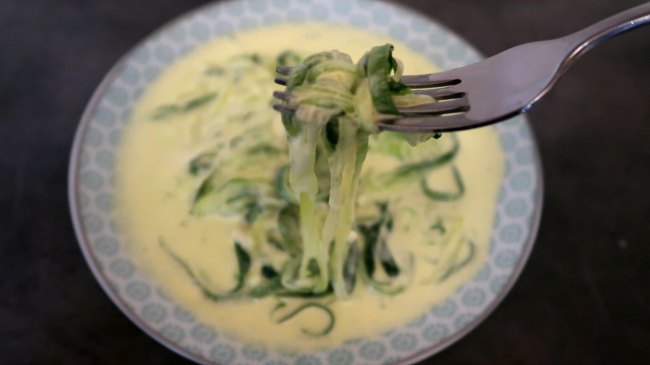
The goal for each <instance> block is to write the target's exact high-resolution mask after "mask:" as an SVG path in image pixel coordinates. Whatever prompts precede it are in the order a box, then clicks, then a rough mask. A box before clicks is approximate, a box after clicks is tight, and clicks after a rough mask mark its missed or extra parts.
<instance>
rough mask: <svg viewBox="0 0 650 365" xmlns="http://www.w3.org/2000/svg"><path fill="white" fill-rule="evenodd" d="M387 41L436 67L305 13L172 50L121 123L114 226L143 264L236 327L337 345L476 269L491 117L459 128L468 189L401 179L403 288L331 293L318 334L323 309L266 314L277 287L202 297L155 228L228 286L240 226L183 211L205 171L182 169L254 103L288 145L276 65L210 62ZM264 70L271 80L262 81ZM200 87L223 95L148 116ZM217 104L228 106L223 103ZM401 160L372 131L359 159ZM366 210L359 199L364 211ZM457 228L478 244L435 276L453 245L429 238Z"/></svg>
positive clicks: (198, 309) (492, 195)
mask: <svg viewBox="0 0 650 365" xmlns="http://www.w3.org/2000/svg"><path fill="white" fill-rule="evenodd" d="M387 42H388V43H392V44H394V45H395V57H397V58H399V59H401V60H402V61H403V62H404V64H405V66H406V73H407V74H414V73H424V72H431V71H434V66H433V65H432V64H431V63H430V62H429V61H428V60H426V59H425V58H424V57H422V56H421V55H419V54H418V53H417V52H414V51H412V50H410V49H409V48H408V47H407V46H405V45H403V44H400V43H399V42H396V41H395V40H392V39H388V38H385V37H381V36H377V35H374V34H371V33H369V32H367V31H365V30H360V29H357V28H350V27H345V26H332V25H324V24H311V23H310V24H300V25H280V26H272V27H266V28H260V29H256V30H251V31H247V32H241V33H238V34H237V35H236V36H233V37H224V38H221V39H218V40H216V41H213V42H211V43H209V44H207V45H205V46H202V47H200V48H199V49H197V50H196V51H194V52H192V53H191V54H189V55H188V56H186V57H184V58H183V59H181V60H179V61H177V62H175V63H174V64H173V65H172V66H171V67H169V68H168V69H167V70H166V71H165V72H164V73H163V74H162V75H161V76H160V77H159V78H158V79H157V80H156V81H155V82H153V83H152V85H151V86H150V88H149V89H148V90H146V92H145V93H144V94H143V95H142V97H141V99H140V101H139V102H138V104H137V105H136V107H135V109H134V111H133V115H132V118H131V122H130V123H129V124H128V127H127V128H126V130H125V132H124V137H123V143H122V146H121V148H120V151H119V157H118V163H117V181H116V186H117V203H118V204H117V208H118V210H119V213H120V222H121V227H122V228H123V229H124V231H125V234H126V236H127V241H128V248H129V249H130V252H131V253H132V255H133V258H134V260H135V261H136V262H137V264H138V266H139V267H142V268H143V269H145V272H147V273H148V275H149V276H150V277H151V280H152V281H153V282H155V283H156V284H157V285H159V286H160V287H161V288H162V289H163V291H164V292H165V293H166V294H167V295H168V296H170V297H171V298H172V299H173V300H174V301H176V302H178V303H179V305H180V306H182V307H183V308H185V309H186V310H188V311H190V312H191V313H193V314H194V315H195V316H196V317H197V318H198V319H199V320H200V321H201V322H204V323H207V324H210V325H212V326H214V327H215V328H217V329H219V330H220V331H222V332H224V333H227V334H230V335H231V336H233V337H235V338H240V339H242V340H244V341H250V342H255V343H262V344H266V345H268V346H272V347H276V348H286V349H294V350H295V349H302V350H309V349H313V348H317V347H326V346H336V345H337V344H340V343H342V342H343V341H345V340H349V339H354V338H359V337H367V336H371V335H373V334H378V333H381V332H382V331H386V330H388V329H391V328H394V327H396V326H400V325H402V324H404V323H407V322H408V321H410V320H413V319H414V318H417V317H418V316H420V315H421V314H422V313H424V312H426V311H427V310H429V309H430V308H431V307H432V306H433V305H434V304H435V303H437V302H440V301H441V300H443V299H444V298H445V297H447V296H448V295H450V294H451V293H453V291H454V290H455V289H456V288H457V287H458V286H459V285H460V284H462V283H463V282H464V281H467V280H468V279H469V278H471V276H472V275H473V274H475V272H476V271H477V269H478V268H479V267H480V266H481V265H482V263H483V262H484V261H485V259H486V256H487V248H488V244H489V239H490V235H491V227H492V224H493V221H492V219H493V218H492V217H493V212H494V209H495V204H496V195H497V191H498V187H499V184H500V182H501V178H502V175H503V156H502V152H501V149H500V146H499V143H498V140H497V136H496V134H495V133H494V131H493V130H492V129H490V128H484V129H480V130H476V131H471V132H463V133H459V134H458V136H459V139H460V143H461V149H460V152H459V154H458V156H457V158H456V160H455V163H456V165H457V166H458V168H459V169H460V171H461V174H462V176H463V178H464V182H465V187H466V194H465V196H464V198H463V199H461V200H460V201H457V202H453V203H439V202H433V201H430V200H428V199H426V198H424V197H423V195H422V194H420V193H419V190H418V188H417V185H415V186H411V187H407V188H405V189H403V191H400V194H403V197H402V198H400V199H398V201H399V203H396V204H397V205H399V206H400V207H402V208H401V213H398V214H397V216H396V223H395V225H396V227H397V228H396V230H395V232H394V234H393V236H392V237H391V241H390V242H391V249H392V250H393V252H394V253H395V256H396V257H397V258H398V260H400V259H402V260H403V259H404V257H405V252H409V251H410V252H413V253H414V257H415V258H416V261H415V271H414V274H413V275H414V276H413V282H412V284H411V285H410V286H409V288H408V289H407V290H406V291H404V292H403V293H401V294H399V295H397V296H394V297H388V296H382V295H379V294H377V293H375V292H372V291H370V290H367V289H365V288H357V290H355V292H354V295H353V297H352V298H351V299H349V300H345V301H337V302H334V303H333V304H332V305H331V308H332V309H333V311H334V313H335V315H336V324H335V327H334V329H333V330H332V332H331V333H329V334H328V335H326V336H323V337H318V338H315V337H312V336H307V335H305V334H303V333H302V332H301V328H312V329H318V328H321V327H322V326H323V323H324V320H325V318H323V314H322V313H320V312H318V311H309V310H308V311H305V312H304V313H303V314H302V315H300V316H298V317H296V318H295V319H293V320H290V321H287V322H285V323H283V324H282V325H278V324H276V323H274V322H273V321H272V320H271V319H270V316H269V313H270V311H271V309H272V307H273V306H274V305H275V304H276V303H277V301H276V300H275V299H273V298H265V299H261V300H255V301H253V300H249V301H234V302H233V301H231V302H228V301H225V302H220V303H215V302H212V301H209V300H207V299H206V298H205V297H204V296H203V295H202V294H201V292H200V291H199V290H198V289H197V287H195V286H194V285H193V284H192V282H191V281H190V279H189V278H188V277H187V275H186V274H185V273H184V272H183V270H182V269H181V268H180V267H179V266H178V265H177V263H175V262H174V261H173V260H172V259H171V258H170V257H169V255H168V254H166V253H165V252H164V251H163V250H162V249H161V248H160V245H159V240H160V239H161V238H162V239H164V241H165V242H166V243H167V244H168V246H169V247H170V248H171V249H172V250H174V252H176V253H177V254H178V255H179V256H180V257H182V258H184V259H185V260H186V261H187V262H189V263H191V265H192V267H193V268H194V269H195V270H196V271H197V272H198V273H199V274H200V275H201V276H202V277H203V278H205V280H206V282H209V283H210V284H211V285H213V286H214V287H215V288H218V289H223V290H227V289H228V288H230V287H232V285H233V274H234V273H235V272H236V270H237V266H236V260H235V256H234V253H233V249H232V242H233V237H239V236H241V233H240V232H239V228H238V227H239V223H238V221H237V219H235V218H223V217H219V216H208V217H202V218H197V217H194V216H192V215H191V214H189V209H190V206H191V201H192V198H193V194H194V192H195V191H196V188H197V185H198V184H199V183H200V179H196V178H192V177H189V176H188V174H187V164H188V161H189V160H190V159H191V158H192V157H193V156H195V155H196V154H197V153H198V152H200V151H201V150H202V149H204V148H206V147H209V146H210V144H212V143H214V140H213V139H211V138H213V136H214V135H215V133H217V132H219V133H221V134H222V135H224V136H225V137H223V138H224V140H228V139H227V138H231V137H235V136H237V135H238V134H242V133H249V132H250V131H249V132H245V131H244V129H245V128H244V127H237V125H234V124H232V123H230V124H228V122H227V121H225V120H226V119H227V118H228V117H232V116H237V115H238V114H239V115H242V116H243V115H245V114H246V113H247V112H248V111H250V110H254V111H255V112H256V113H262V115H268V118H267V117H264V118H267V119H268V121H267V122H265V123H263V124H264V125H263V126H257V130H258V131H261V132H262V133H263V134H264V136H265V137H264V138H267V139H268V140H269V141H272V142H273V143H276V144H277V145H279V146H284V145H286V137H285V135H284V131H283V129H282V125H281V122H280V117H279V115H278V114H277V113H276V112H274V111H273V110H272V109H271V108H270V107H269V101H270V95H271V92H272V90H274V89H276V88H278V87H277V86H274V85H273V84H272V82H271V81H270V80H272V75H268V76H264V75H262V76H260V77H262V78H261V79H258V80H247V79H246V77H244V78H243V79H242V80H241V83H240V84H237V85H234V86H233V85H231V86H227V85H225V86H224V85H220V84H219V81H218V80H217V79H218V78H212V79H211V78H206V77H205V76H204V74H203V73H204V71H205V69H206V67H208V66H210V65H219V64H224V63H225V62H226V61H227V60H229V59H231V57H232V56H234V55H238V54H251V53H258V54H260V55H262V56H265V57H269V58H274V57H275V56H276V55H277V54H278V53H280V52H281V51H283V50H285V49H292V50H295V51H297V52H298V53H300V54H302V55H308V54H311V53H315V52H319V51H322V50H327V49H338V50H340V51H342V52H346V53H349V54H350V55H351V56H352V58H353V59H354V60H357V59H359V57H360V56H362V54H363V53H364V52H365V51H367V50H368V49H370V48H371V47H373V46H375V45H381V44H385V43H387ZM263 77H267V78H268V80H269V81H267V82H262V81H260V80H262V79H263ZM215 80H216V81H215ZM226 88H230V90H229V96H228V98H227V100H223V98H222V97H221V95H224V94H226V90H225V89H226ZM242 88H245V89H246V90H247V92H249V93H253V94H257V95H259V96H264V98H262V99H263V101H255V100H253V99H242V97H241V95H239V94H238V90H240V91H241V90H244V89H242ZM205 90H216V91H218V92H219V93H220V97H219V98H217V99H215V101H214V102H211V103H209V104H207V105H206V106H205V107H201V108H197V110H196V111H192V112H189V113H187V114H186V115H183V116H180V117H178V118H175V119H173V120H169V121H152V117H151V115H152V112H153V111H154V110H156V108H157V107H158V106H160V105H161V104H165V103H170V102H174V101H178V100H179V98H181V99H183V98H185V99H184V100H187V98H190V97H191V96H192V95H197V94H198V93H201V92H204V91H205ZM248 96H250V95H248ZM224 106H227V107H226V108H225V109H224ZM224 110H225V111H224ZM264 118H263V119H264ZM223 126H227V128H224V127H223ZM371 142H374V141H371ZM431 142H432V143H435V142H437V143H438V145H439V146H443V147H444V146H445V143H448V142H449V138H448V137H447V138H445V136H443V138H442V139H441V140H439V141H431ZM433 148H434V149H435V148H436V147H433ZM441 148H442V147H441ZM286 161H287V157H286V156H284V157H278V158H269V159H268V160H260V162H259V163H258V164H257V165H255V166H242V167H241V168H248V169H249V170H250V171H249V173H250V174H253V175H255V174H258V175H260V176H262V175H263V176H268V178H269V179H271V178H272V177H273V173H274V171H275V169H276V168H277V167H278V166H280V165H281V164H282V163H286ZM396 163H397V162H396V161H395V160H394V159H388V158H387V157H385V156H382V155H381V154H378V153H373V152H372V143H371V152H370V153H369V155H368V159H367V161H366V165H365V166H364V171H365V172H377V171H386V170H387V169H389V168H391V167H393V166H395V165H396ZM450 176H451V175H450V173H449V169H441V170H439V171H436V172H434V173H433V174H431V175H430V176H429V181H430V183H431V186H432V187H436V188H439V189H441V190H444V189H445V188H447V189H451V187H453V184H452V179H451V178H450ZM363 184H367V182H365V183H363ZM363 184H362V188H361V191H360V195H359V201H360V204H361V205H363V203H364V199H365V202H366V203H367V201H368V200H369V199H370V200H372V194H371V193H368V192H366V193H364V190H363V189H364V188H363V186H364V185H363ZM362 211H363V209H360V214H361V213H362ZM440 216H442V217H446V218H445V219H447V218H448V220H447V221H446V222H447V223H448V224H451V225H453V224H454V222H456V223H458V224H459V225H460V227H461V230H462V232H461V233H458V234H457V235H456V236H455V238H454V237H442V236H440V235H436V234H434V233H432V232H431V231H430V230H429V228H428V227H429V226H430V225H432V224H433V223H434V222H435V220H436V219H437V217H440ZM460 236H462V237H465V238H470V239H471V240H473V241H474V242H475V243H476V247H477V251H476V256H475V258H474V259H473V260H472V261H471V263H470V264H469V265H468V266H466V267H464V268H463V269H462V270H460V271H459V272H457V273H455V274H454V275H452V276H451V277H450V278H449V279H448V280H446V281H444V282H443V283H442V284H439V283H437V282H436V280H435V278H436V275H440V269H439V268H437V267H436V266H435V265H434V264H431V263H429V262H428V261H431V260H435V259H443V260H444V258H445V257H447V256H446V255H450V253H449V252H444V250H441V249H440V248H439V247H440V246H441V245H439V244H438V245H435V244H434V245H430V244H427V243H428V242H432V241H436V240H445V239H458V237H460ZM462 254H463V253H462V252H461V253H459V255H462ZM427 260H428V261H427ZM289 303H290V304H292V302H289Z"/></svg>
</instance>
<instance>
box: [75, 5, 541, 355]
mask: <svg viewBox="0 0 650 365" xmlns="http://www.w3.org/2000/svg"><path fill="white" fill-rule="evenodd" d="M305 20H315V21H322V22H329V23H335V24H346V25H353V26H358V27H362V28H365V29H369V30H371V31H373V32H376V33H378V34H382V35H388V36H390V37H392V38H394V39H396V40H398V41H401V42H402V43H405V44H406V45H408V46H409V47H411V48H413V49H415V50H418V51H419V52H421V53H423V54H424V55H426V56H427V57H428V58H429V59H431V60H432V61H433V62H434V63H435V64H436V65H437V66H438V67H439V68H441V69H446V68H454V67H459V66H462V65H465V64H468V63H473V62H475V61H477V60H479V59H480V58H481V57H480V55H479V54H478V53H477V52H476V51H475V50H474V49H473V48H472V47H471V46H469V45H468V44H467V43H466V42H464V41H463V40H462V39H460V38H459V37H458V36H456V35H455V34H453V33H452V32H450V31H448V30H447V29H445V28H444V27H442V26H440V25H439V24H437V23H436V22H435V21H433V20H430V19H428V18H425V17H423V16H422V15H420V14H417V13H414V12H412V11H409V10H406V9H404V8H402V7H399V6H395V5H392V4H389V3H384V2H379V1H361V0H358V1H349V0H334V1H331V0H237V1H229V2H221V3H217V4H210V5H207V6H204V7H201V8H200V9H197V10H195V11H193V12H190V13H188V14H185V15H183V16H181V17H179V18H178V19H176V20H174V21H173V22H171V23H169V24H168V25H166V26H164V27H163V28H162V29H160V30H158V31H157V32H155V33H154V34H153V35H151V36H150V37H148V38H147V39H145V40H144V41H143V42H141V43H140V44H139V45H138V46H137V47H135V49H134V50H133V51H131V52H129V53H128V54H127V55H126V56H124V57H123V58H122V59H121V60H120V61H119V62H118V63H117V64H116V65H115V66H114V67H113V69H112V70H111V71H110V72H109V73H108V75H107V76H106V77H105V78H104V80H103V81H102V83H101V85H100V86H99V87H98V89H97V91H96V92H95V94H94V96H93V98H92V100H91V101H90V103H89V104H88V106H87V108H86V111H85V113H84V115H83V117H82V120H81V123H80V125H79V128H78V130H77V135H76V138H75V142H74V147H73V151H72V157H71V161H70V176H69V178H70V180H69V194H70V206H71V210H72V218H73V221H74V225H75V230H76V234H77V238H78V240H79V244H80V246H81V249H82V250H83V252H84V255H85V257H86V260H87V262H88V264H89V265H90V267H91V269H92V271H93V273H94V275H95V277H96V278H97V280H98V281H99V282H100V284H101V285H102V287H103V288H104V290H105V291H106V293H107V294H108V295H109V296H110V298H111V299H112V300H113V301H114V302H115V304H116V305H117V306H118V307H119V308H120V309H121V310H122V311H123V312H124V314H126V315H127V316H128V317H129V318H130V319H131V320H132V321H133V322H135V323H136V324H137V325H138V326H140V328H142V329H143V330H144V331H145V332H146V333H148V334H149V335H151V336H152V337H154V338H155V339H157V340H158V341H160V342H161V343H162V344H164V345H165V346H167V347H168V348H170V349H172V350H173V351H176V352H178V353H179V354H181V355H183V356H186V357H187V358H189V359H192V360H194V361H197V362H199V363H218V364H236V363H237V364H239V363H251V362H254V363H260V364H266V365H281V364H287V365H288V364H298V365H321V364H322V365H325V364H331V365H346V364H357V363H372V364H378V363H383V364H409V363H413V362H416V361H418V360H421V359H423V358H425V357H428V356H430V355H432V354H434V353H436V352H439V351H440V350H442V349H444V348H445V347H447V346H449V345H450V344H452V343H454V342H455V341H457V340H458V339H460V338H461V337H463V336H464V335H465V334H467V333H468V332H469V331H470V330H472V329H473V328H474V327H476V326H477V325H478V324H479V323H480V322H481V321H482V320H483V319H485V318H486V317H487V315H488V314H489V313H490V312H491V311H492V310H493V309H494V308H495V307H496V306H497V304H498V303H499V302H500V301H501V300H502V299H503V298H504V296H505V295H506V293H507V292H508V291H509V289H510V288H511V287H512V285H513V284H514V282H515V280H516V279H517V277H518V276H519V273H520V272H521V270H522V268H523V266H524V264H525V262H526V259H527V258H528V255H529V253H530V250H531V248H532V246H533V242H534V238H535V235H536V232H537V227H538V223H539V217H540V213H541V201H542V176H541V168H540V162H539V158H538V153H537V147H536V144H535V141H534V139H533V137H532V134H531V130H530V128H529V126H528V123H527V121H526V120H525V118H524V117H517V118H514V119H513V120H510V121H507V122H504V123H500V124H498V125H495V126H494V127H491V128H495V129H496V131H497V132H498V134H499V138H500V141H501V145H502V147H503V150H504V152H505V156H506V169H505V176H504V178H503V183H502V186H501V191H500V195H499V200H498V204H497V209H496V211H495V212H494V214H495V224H494V232H493V237H492V241H491V244H490V251H489V252H490V255H489V258H488V261H487V262H486V263H485V265H484V266H483V268H482V269H481V270H480V271H479V272H478V274H477V275H475V277H474V278H473V279H472V280H471V281H469V282H467V283H465V284H464V285H462V286H461V287H460V288H459V289H458V290H457V291H456V292H455V293H454V294H453V295H451V296H450V297H449V298H447V299H446V300H445V301H444V302H442V303H440V304H438V305H436V306H435V307H433V308H431V310H430V311H429V312H427V313H425V314H424V315H423V316H421V317H420V318H418V319H417V320H416V321H413V322H412V323H409V324H407V325H404V326H402V327H399V328H395V329H393V330H391V331H389V332H386V333H383V334H380V335H377V336H375V337H372V338H366V339H360V340H358V341H351V342H347V343H345V344H343V345H342V346H340V347H337V348H334V349H330V350H323V351H319V352H316V353H311V354H304V355H295V354H294V355H292V354H286V353H280V352H277V351H274V350H272V349H267V348H262V347H259V346H253V345H250V344H246V343H240V342H237V341H236V340H233V339H231V338H229V337H228V336H227V335H223V334H222V333H221V331H220V330H219V329H218V328H212V327H210V326H208V325H206V324H203V323H200V322H199V321H198V320H197V319H195V318H194V316H192V315H191V314H190V313H188V312H187V311H185V310H184V309H183V308H181V307H179V306H178V305H177V304H175V303H174V302H173V301H172V300H171V299H170V298H168V297H166V296H165V295H164V294H163V293H162V292H161V291H160V290H159V289H158V288H157V287H156V284H155V283H153V282H151V281H149V280H148V279H147V277H146V276H145V275H144V274H143V273H142V272H141V271H140V269H139V268H138V267H136V265H135V264H134V263H133V261H132V260H131V259H130V258H129V255H128V251H127V250H125V249H123V243H122V235H121V232H120V230H119V227H118V226H117V225H116V224H114V206H113V193H114V186H113V181H114V179H113V173H114V172H113V163H114V160H115V150H116V149H117V148H118V145H119V143H120V135H121V131H122V129H123V128H124V126H125V124H126V123H127V122H128V120H129V116H130V111H131V110H132V108H133V106H134V104H135V103H136V102H137V100H138V97H139V95H141V94H142V92H143V91H144V90H145V89H146V88H147V87H148V85H149V83H150V82H151V81H152V80H154V79H155V78H156V76H157V75H158V74H160V73H161V72H162V70H163V69H164V68H165V67H167V66H168V65H170V64H171V63H173V62H174V61H175V60H176V59H178V58H180V57H182V56H183V55H184V54H186V53H187V52H189V51H191V50H193V49H195V48H196V47H198V46H200V45H202V44H204V43H206V42H208V41H210V40H212V39H214V38H217V37H221V36H224V35H227V34H229V33H231V32H236V31H240V30H243V29H250V28H255V27H259V26H263V25H270V24H278V23H285V22H298V21H305ZM495 335H497V334H495Z"/></svg>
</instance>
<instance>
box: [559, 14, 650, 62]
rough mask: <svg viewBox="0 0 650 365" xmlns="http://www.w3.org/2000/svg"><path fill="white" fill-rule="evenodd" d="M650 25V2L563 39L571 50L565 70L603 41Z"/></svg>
mask: <svg viewBox="0 0 650 365" xmlns="http://www.w3.org/2000/svg"><path fill="white" fill-rule="evenodd" d="M648 24H650V2H646V3H644V4H641V5H638V6H636V7H633V8H631V9H628V10H625V11H623V12H620V13H618V14H616V15H613V16H610V17H609V18H606V19H604V20H601V21H599V22H598V23H596V24H593V25H591V26H589V27H587V28H584V29H582V30H580V31H577V32H575V33H572V34H569V35H568V36H565V37H563V38H561V40H563V41H565V42H566V44H567V47H568V50H569V57H568V59H567V60H566V61H567V62H565V64H564V66H565V67H564V68H565V69H566V68H567V67H568V65H569V64H571V63H572V61H574V60H575V59H577V58H578V57H579V56H581V55H582V54H584V53H585V52H587V51H588V50H590V49H591V48H593V47H594V46H596V45H598V44H600V43H602V42H603V41H606V40H608V39H611V38H613V37H615V36H617V35H619V34H622V33H624V32H627V31H628V30H632V29H635V28H638V27H640V26H643V25H648Z"/></svg>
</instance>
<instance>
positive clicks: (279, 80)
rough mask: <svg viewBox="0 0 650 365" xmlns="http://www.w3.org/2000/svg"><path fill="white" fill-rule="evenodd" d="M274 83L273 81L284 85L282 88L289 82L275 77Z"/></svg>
mask: <svg viewBox="0 0 650 365" xmlns="http://www.w3.org/2000/svg"><path fill="white" fill-rule="evenodd" d="M274 81H275V83H276V84H278V85H284V86H286V85H287V83H288V82H289V80H287V79H285V78H283V77H276V78H275V80H274Z"/></svg>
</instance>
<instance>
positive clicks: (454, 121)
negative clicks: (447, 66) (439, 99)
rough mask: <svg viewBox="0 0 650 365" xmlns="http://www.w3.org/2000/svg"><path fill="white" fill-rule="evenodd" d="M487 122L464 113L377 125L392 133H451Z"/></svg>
mask: <svg viewBox="0 0 650 365" xmlns="http://www.w3.org/2000/svg"><path fill="white" fill-rule="evenodd" d="M485 124H489V123H488V122H479V121H476V120H472V119H469V118H467V114H466V113H457V114H446V115H435V116H417V117H405V118H398V119H394V120H386V121H381V122H379V123H378V125H377V126H378V127H379V129H380V130H383V131H394V132H406V133H409V132H453V131H459V130H464V129H469V128H475V127H478V126H481V125H485Z"/></svg>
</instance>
